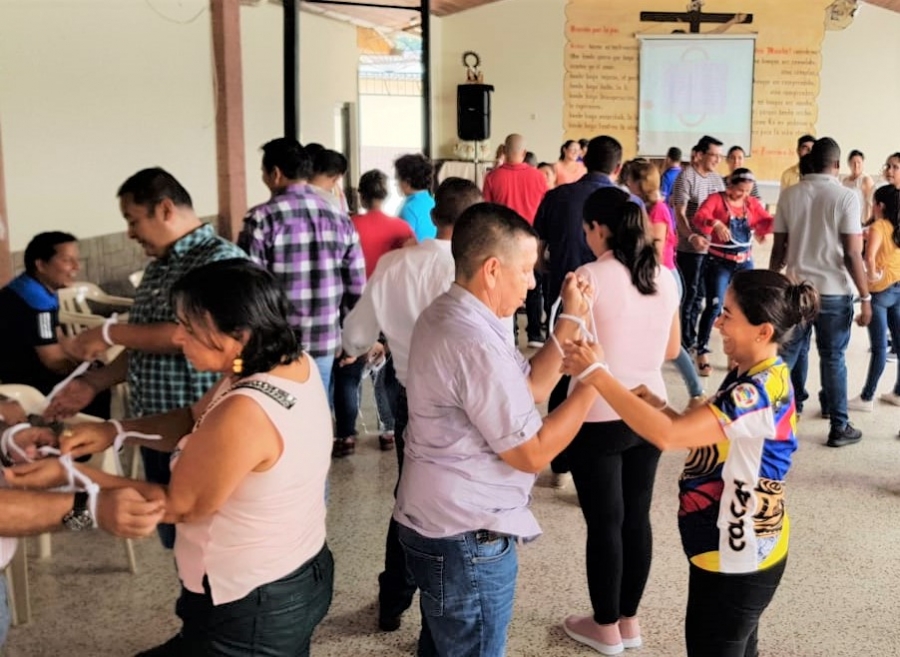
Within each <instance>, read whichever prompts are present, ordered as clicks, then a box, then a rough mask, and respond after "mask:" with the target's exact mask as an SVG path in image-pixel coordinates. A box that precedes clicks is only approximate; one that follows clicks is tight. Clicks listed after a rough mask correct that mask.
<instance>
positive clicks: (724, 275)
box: [697, 256, 753, 354]
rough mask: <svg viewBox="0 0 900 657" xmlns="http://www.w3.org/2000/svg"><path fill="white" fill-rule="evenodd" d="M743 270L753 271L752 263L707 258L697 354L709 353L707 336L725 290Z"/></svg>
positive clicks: (719, 311) (723, 299) (720, 305)
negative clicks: (703, 303)
mask: <svg viewBox="0 0 900 657" xmlns="http://www.w3.org/2000/svg"><path fill="white" fill-rule="evenodd" d="M744 269H753V261H752V260H747V261H746V262H733V261H731V260H726V259H725V258H717V257H716V256H707V258H706V269H705V270H704V277H705V279H706V308H704V309H703V314H702V315H701V316H700V328H699V330H698V332H697V353H698V354H708V353H709V336H710V335H712V330H713V324H715V323H716V318H717V317H718V316H719V313H721V312H722V302H723V301H725V290H727V289H728V284H729V283H731V277H732V276H734V275H735V274H736V273H737V272H739V271H743V270H744Z"/></svg>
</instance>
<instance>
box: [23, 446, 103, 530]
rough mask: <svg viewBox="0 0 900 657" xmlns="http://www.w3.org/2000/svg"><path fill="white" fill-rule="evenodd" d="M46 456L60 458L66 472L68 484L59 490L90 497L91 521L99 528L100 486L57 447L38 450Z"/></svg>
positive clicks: (68, 455) (70, 456) (69, 455)
mask: <svg viewBox="0 0 900 657" xmlns="http://www.w3.org/2000/svg"><path fill="white" fill-rule="evenodd" d="M38 451H39V452H40V453H41V454H43V455H44V456H57V457H59V464H60V465H61V466H62V467H63V469H64V470H65V471H66V476H67V477H68V480H69V481H68V484H66V485H65V486H62V487H60V488H58V489H57V490H59V491H60V492H65V493H72V492H84V493H87V495H88V510H89V511H90V512H91V520H92V521H93V523H94V529H96V528H97V497H98V496H99V495H100V486H99V485H97V484H96V483H95V482H94V481H93V480H92V479H91V478H90V477H88V476H87V475H86V474H84V473H83V472H81V470H79V469H78V468H77V467H75V461H73V460H72V455H71V454H60V452H59V450H58V449H56V448H55V447H41V448H40V449H39V450H38Z"/></svg>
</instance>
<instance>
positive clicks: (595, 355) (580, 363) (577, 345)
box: [560, 340, 604, 377]
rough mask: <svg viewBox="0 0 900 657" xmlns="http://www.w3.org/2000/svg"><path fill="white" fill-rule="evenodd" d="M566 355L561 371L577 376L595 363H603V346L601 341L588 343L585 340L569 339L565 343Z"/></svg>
mask: <svg viewBox="0 0 900 657" xmlns="http://www.w3.org/2000/svg"><path fill="white" fill-rule="evenodd" d="M563 352H564V354H565V355H564V356H563V359H562V367H561V368H560V371H562V373H563V374H566V375H568V376H575V377H577V376H578V375H579V374H581V373H582V372H584V371H585V370H586V369H587V368H588V367H590V366H591V365H593V364H594V363H602V362H603V359H604V353H603V347H601V346H600V344H599V343H596V342H595V343H593V344H588V343H587V342H586V341H585V340H567V341H566V342H565V343H564V344H563Z"/></svg>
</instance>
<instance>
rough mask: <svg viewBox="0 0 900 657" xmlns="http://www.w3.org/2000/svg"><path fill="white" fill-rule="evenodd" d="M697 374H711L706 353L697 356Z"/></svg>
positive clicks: (710, 366)
mask: <svg viewBox="0 0 900 657" xmlns="http://www.w3.org/2000/svg"><path fill="white" fill-rule="evenodd" d="M697 374H699V375H700V376H704V377H706V376H709V375H710V374H712V365H710V364H709V360H708V359H707V357H706V354H700V355H699V356H697Z"/></svg>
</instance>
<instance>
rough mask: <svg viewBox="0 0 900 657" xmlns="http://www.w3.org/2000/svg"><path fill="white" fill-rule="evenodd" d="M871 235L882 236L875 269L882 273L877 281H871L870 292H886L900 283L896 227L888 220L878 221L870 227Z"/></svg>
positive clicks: (899, 254) (899, 256)
mask: <svg viewBox="0 0 900 657" xmlns="http://www.w3.org/2000/svg"><path fill="white" fill-rule="evenodd" d="M869 232H870V234H871V233H872V232H877V233H879V234H880V235H881V247H880V248H879V249H878V253H876V254H875V268H876V270H877V271H880V272H882V275H881V278H880V279H878V280H877V281H869V291H870V292H884V291H885V290H886V289H888V288H889V287H890V286H891V285H893V284H894V283H896V282H898V281H900V247H898V246H897V245H896V244H895V243H894V226H893V225H892V224H891V222H890V221H888V220H887V219H878V220H877V221H876V222H875V223H874V224H872V225H871V226H870V227H869Z"/></svg>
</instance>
